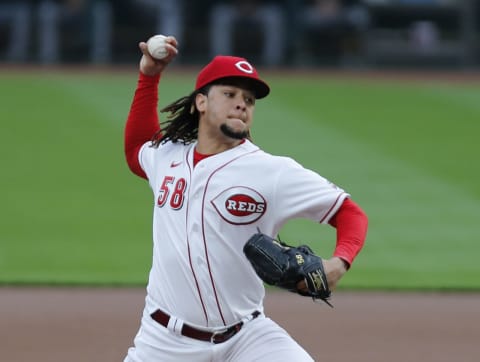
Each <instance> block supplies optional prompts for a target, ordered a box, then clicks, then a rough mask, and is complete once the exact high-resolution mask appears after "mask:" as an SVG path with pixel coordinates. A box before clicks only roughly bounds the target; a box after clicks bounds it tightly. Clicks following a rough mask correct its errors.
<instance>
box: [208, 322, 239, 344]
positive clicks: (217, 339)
mask: <svg viewBox="0 0 480 362" xmlns="http://www.w3.org/2000/svg"><path fill="white" fill-rule="evenodd" d="M242 326H243V322H240V323H238V324H236V325H234V326H232V327H230V328H228V329H227V330H226V331H217V332H213V333H212V336H211V337H210V342H211V343H214V344H218V343H223V342H226V341H228V340H229V339H230V338H232V337H233V336H234V335H235V334H237V332H238V331H239V330H240V329H242Z"/></svg>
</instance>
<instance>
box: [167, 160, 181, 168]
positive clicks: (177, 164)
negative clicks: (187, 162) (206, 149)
mask: <svg viewBox="0 0 480 362" xmlns="http://www.w3.org/2000/svg"><path fill="white" fill-rule="evenodd" d="M181 164H182V161H180V162H172V163H171V164H170V167H177V166H179V165H181Z"/></svg>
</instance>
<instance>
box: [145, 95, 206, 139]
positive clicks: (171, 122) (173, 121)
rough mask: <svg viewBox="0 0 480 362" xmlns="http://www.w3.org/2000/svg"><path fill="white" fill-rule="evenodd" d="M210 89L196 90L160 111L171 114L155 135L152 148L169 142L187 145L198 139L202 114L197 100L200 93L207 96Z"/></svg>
mask: <svg viewBox="0 0 480 362" xmlns="http://www.w3.org/2000/svg"><path fill="white" fill-rule="evenodd" d="M208 88H209V86H208V85H207V86H205V87H203V88H201V89H199V90H196V91H194V92H192V93H191V94H190V95H188V96H185V97H182V98H180V99H177V100H176V101H175V102H173V103H171V104H169V105H168V106H166V107H165V108H163V109H161V110H160V112H161V113H169V114H168V115H167V118H166V120H165V121H164V122H161V127H160V130H159V131H158V132H157V133H155V134H154V135H153V137H152V147H158V146H159V145H160V144H162V143H165V142H167V141H171V142H173V143H176V142H182V143H183V144H184V145H187V144H190V143H192V142H194V141H195V140H196V139H197V136H198V120H199V117H200V114H199V113H198V110H197V108H196V107H195V98H196V96H197V94H199V93H202V94H207V93H208Z"/></svg>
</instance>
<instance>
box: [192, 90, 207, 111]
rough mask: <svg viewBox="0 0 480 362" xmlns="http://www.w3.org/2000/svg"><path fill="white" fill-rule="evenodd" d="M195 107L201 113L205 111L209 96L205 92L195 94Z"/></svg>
mask: <svg viewBox="0 0 480 362" xmlns="http://www.w3.org/2000/svg"><path fill="white" fill-rule="evenodd" d="M195 107H196V108H197V110H198V111H199V112H200V113H201V112H205V109H206V107H207V96H206V95H205V94H202V93H198V94H197V95H196V96H195Z"/></svg>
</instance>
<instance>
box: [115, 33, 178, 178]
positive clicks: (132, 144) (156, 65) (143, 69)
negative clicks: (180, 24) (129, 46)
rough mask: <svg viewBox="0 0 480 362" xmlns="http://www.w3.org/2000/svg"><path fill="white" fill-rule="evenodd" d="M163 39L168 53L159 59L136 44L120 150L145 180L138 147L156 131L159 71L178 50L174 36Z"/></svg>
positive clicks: (136, 172)
mask: <svg viewBox="0 0 480 362" xmlns="http://www.w3.org/2000/svg"><path fill="white" fill-rule="evenodd" d="M166 42H167V50H168V53H169V55H168V56H167V57H166V58H164V59H162V60H157V59H154V58H152V57H151V56H150V54H149V53H148V48H147V44H146V43H145V42H141V43H140V44H139V48H140V50H141V51H142V58H141V59H140V75H139V78H138V84H137V89H136V91H135V96H134V97H133V102H132V105H131V107H130V112H129V114H128V118H127V123H126V125H125V134H124V151H125V156H126V159H127V164H128V167H129V168H130V170H131V171H132V172H133V173H134V174H136V175H138V176H140V177H142V178H145V179H146V178H147V175H146V174H145V172H144V171H143V169H142V167H141V166H140V161H139V159H138V154H139V152H140V149H141V148H142V146H143V145H144V144H145V143H146V142H148V141H150V140H151V139H152V137H153V136H154V135H155V134H156V133H157V132H159V131H160V124H159V119H158V113H157V105H158V83H159V81H160V74H161V73H162V71H163V70H164V69H165V67H166V66H167V65H168V64H169V63H170V62H171V61H172V60H173V58H175V56H176V55H177V53H178V51H177V41H176V40H175V38H174V37H168V38H167V41H166Z"/></svg>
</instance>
